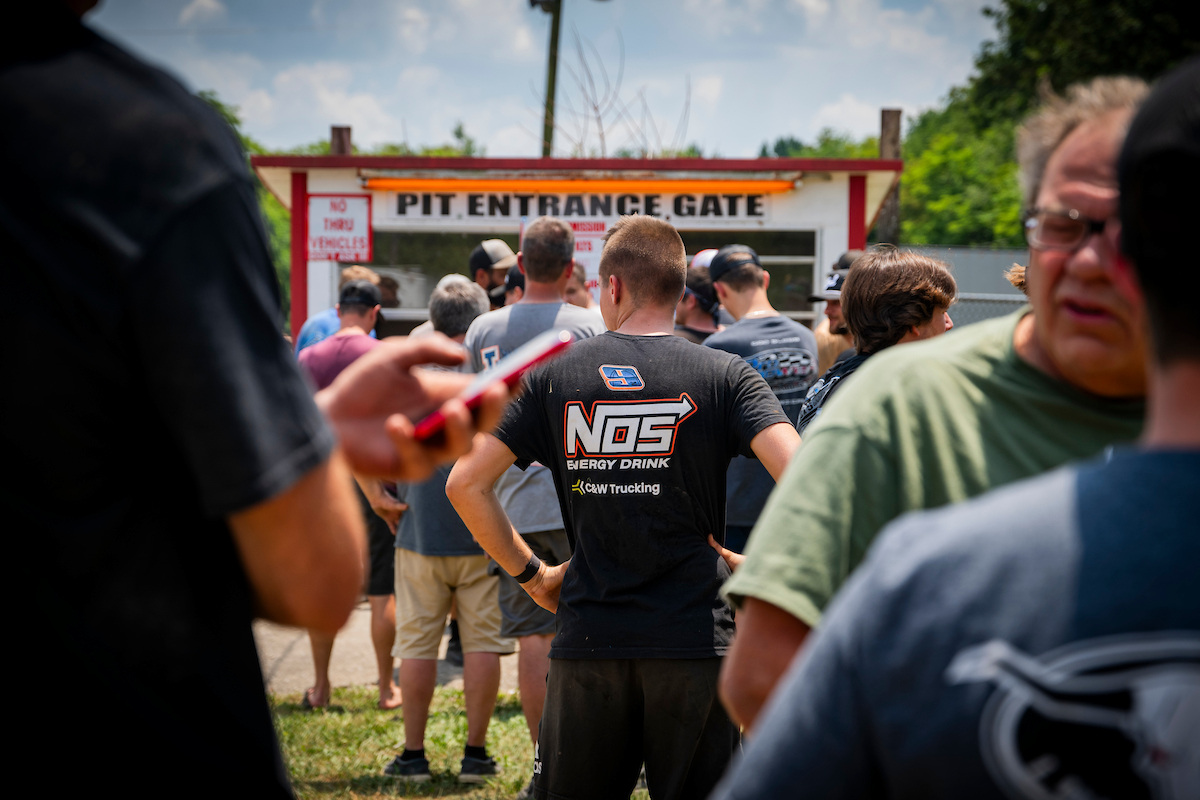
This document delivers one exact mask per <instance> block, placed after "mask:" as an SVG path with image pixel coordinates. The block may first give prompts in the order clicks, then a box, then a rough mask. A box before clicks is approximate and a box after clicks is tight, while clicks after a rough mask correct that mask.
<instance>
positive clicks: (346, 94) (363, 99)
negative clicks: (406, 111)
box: [269, 61, 401, 146]
mask: <svg viewBox="0 0 1200 800" xmlns="http://www.w3.org/2000/svg"><path fill="white" fill-rule="evenodd" d="M361 81H362V78H361V76H360V75H358V74H356V72H355V70H354V69H353V68H352V67H351V66H350V65H349V64H346V63H342V62H336V61H327V62H319V63H315V64H303V65H299V66H295V67H292V68H290V69H288V70H286V71H284V72H281V73H279V74H278V75H277V76H276V77H275V80H274V81H273V82H272V90H273V91H272V92H271V95H270V102H269V108H270V109H271V110H272V111H273V113H272V117H273V120H274V122H275V124H276V125H281V124H287V123H291V124H297V123H300V122H301V121H306V122H307V123H308V127H312V128H315V129H316V130H318V131H319V133H318V136H324V135H326V134H327V131H328V126H329V125H349V126H351V127H352V128H353V137H354V140H355V142H356V143H358V144H359V145H365V146H370V145H372V144H379V143H381V142H385V141H397V140H399V139H400V138H401V127H400V123H399V120H398V118H396V117H395V116H393V115H392V114H390V113H389V112H388V111H387V110H386V109H385V108H384V106H383V103H382V102H381V100H380V98H379V97H378V96H377V95H375V94H373V93H370V92H367V91H359V90H356V89H355V88H353V87H356V86H358V85H360V84H361ZM316 126H320V127H319V128H316Z"/></svg>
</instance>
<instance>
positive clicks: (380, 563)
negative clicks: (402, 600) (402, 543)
mask: <svg viewBox="0 0 1200 800" xmlns="http://www.w3.org/2000/svg"><path fill="white" fill-rule="evenodd" d="M354 490H355V491H356V492H358V500H359V503H360V504H361V505H362V509H363V521H364V522H366V523H367V548H368V552H369V553H370V556H371V565H370V566H371V571H370V573H369V574H368V575H367V594H368V595H384V594H392V593H393V592H395V591H396V534H394V533H392V531H391V529H390V528H388V526H387V523H386V522H384V521H383V519H382V518H381V517H380V516H379V515H378V514H376V513H375V511H374V509H372V508H371V504H370V503H369V502H368V501H367V496H366V495H365V494H363V493H362V490H361V489H359V488H358V484H357V483H355V484H354Z"/></svg>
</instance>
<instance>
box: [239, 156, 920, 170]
mask: <svg viewBox="0 0 1200 800" xmlns="http://www.w3.org/2000/svg"><path fill="white" fill-rule="evenodd" d="M250 163H251V165H252V166H254V167H256V168H257V167H290V168H292V169H437V170H447V169H450V170H476V171H478V170H547V171H550V170H555V171H559V170H593V171H594V170H614V171H616V170H637V171H680V170H683V171H689V172H710V171H711V172H791V171H798V172H900V171H901V170H903V168H904V162H903V161H902V160H901V159H891V158H887V159H885V158H446V157H442V156H434V157H430V156H366V155H350V156H327V155H322V156H295V155H256V156H251V157H250Z"/></svg>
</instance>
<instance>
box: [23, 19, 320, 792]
mask: <svg viewBox="0 0 1200 800" xmlns="http://www.w3.org/2000/svg"><path fill="white" fill-rule="evenodd" d="M31 10H32V9H31ZM39 13H43V14H44V13H45V12H44V11H42V12H39ZM23 33H27V34H28V35H27V36H25V40H24V41H23V43H22V47H21V49H20V50H19V51H18V50H15V49H14V50H9V51H7V52H6V53H5V54H4V55H2V56H0V59H2V63H0V98H3V103H4V107H5V109H6V110H7V114H6V120H7V122H6V124H5V125H4V126H2V128H0V153H3V158H4V172H5V175H6V179H5V181H4V183H3V186H0V251H2V252H3V253H4V258H5V260H6V263H5V269H4V271H3V275H4V277H3V281H4V297H5V298H6V299H7V300H8V313H9V314H10V319H11V320H12V322H13V326H12V328H11V331H12V332H13V333H16V332H18V331H19V332H20V333H21V334H22V335H24V336H25V337H27V338H26V340H25V341H23V342H16V341H12V342H10V345H11V346H10V348H9V350H10V356H9V359H8V364H7V366H8V374H9V381H10V382H11V384H10V386H9V388H8V389H7V390H6V391H5V392H4V393H3V398H4V399H3V401H2V402H3V413H2V414H0V440H2V442H3V451H4V453H5V455H6V457H7V458H8V459H9V461H10V463H11V464H13V465H15V466H16V472H15V473H14V474H12V475H10V476H9V477H7V478H6V479H5V481H4V482H3V484H2V485H3V489H2V491H3V505H4V512H5V519H6V520H7V521H8V524H9V526H10V528H11V529H12V530H13V531H16V532H19V536H18V537H17V538H18V541H17V542H16V545H15V552H12V551H10V558H12V559H13V560H12V561H11V562H10V563H14V564H20V565H21V567H22V568H24V569H26V570H29V571H31V573H32V574H31V579H32V580H31V583H32V596H31V597H27V598H25V600H24V601H23V602H22V604H21V605H20V607H19V608H17V609H14V615H15V616H16V617H18V618H19V626H18V627H19V628H20V629H21V630H19V632H18V634H17V638H18V639H20V640H21V646H22V647H25V648H28V649H29V650H30V651H31V652H32V653H34V654H36V658H35V659H34V661H36V663H37V669H38V672H37V674H36V676H35V677H36V679H37V682H38V684H39V685H43V686H46V687H55V688H54V689H53V690H49V691H43V692H38V693H37V697H36V703H37V711H36V714H29V715H22V718H23V719H26V718H28V719H32V720H33V722H28V721H27V722H25V723H23V725H25V727H26V732H27V735H31V736H33V737H34V738H39V739H40V738H43V736H53V737H55V738H60V735H61V730H59V729H60V728H61V726H62V725H63V724H64V720H79V719H83V720H85V721H84V722H83V723H82V724H83V725H84V728H83V730H84V731H85V735H84V736H83V737H82V739H81V740H80V741H79V743H78V746H75V747H71V748H69V749H68V750H67V751H62V750H59V751H55V752H52V751H49V750H48V751H47V756H49V757H50V758H52V759H53V761H52V765H53V766H52V768H53V769H58V770H61V769H62V768H63V767H64V766H65V765H69V769H70V771H71V774H72V775H105V774H111V773H112V772H113V770H114V768H119V766H120V765H121V764H128V763H129V759H130V757H131V754H135V755H136V762H137V768H136V777H135V778H134V780H133V781H132V782H129V781H126V782H124V783H123V784H122V788H121V792H122V793H123V794H131V795H143V794H145V795H155V796H157V795H160V794H163V793H164V792H165V793H167V794H170V795H172V796H193V795H195V796H204V797H212V796H214V795H220V794H228V793H229V792H231V791H233V792H236V793H237V794H243V795H246V796H254V797H271V796H289V795H290V789H289V788H288V783H287V777H286V772H285V771H284V769H283V765H282V760H281V759H280V758H279V753H278V746H277V744H276V742H275V736H274V730H273V727H272V722H271V716H270V709H269V707H268V705H267V702H266V697H265V695H264V692H263V685H262V673H261V669H260V666H259V663H258V657H257V653H256V650H255V646H254V639H253V636H252V632H251V627H250V623H251V619H252V616H253V613H254V609H253V598H252V596H251V589H250V586H249V583H248V581H247V578H246V576H245V574H244V572H243V569H242V567H241V562H240V560H239V558H238V554H237V551H236V549H235V546H234V542H233V539H232V536H231V534H230V532H229V529H228V526H227V525H226V522H225V518H226V517H227V516H228V515H229V514H230V513H233V512H236V511H239V510H242V509H245V508H248V507H250V506H252V505H254V504H256V503H259V502H261V501H263V500H265V499H267V498H269V497H271V496H274V495H275V494H277V493H279V492H280V491H282V490H283V489H285V488H287V487H289V486H291V485H292V484H294V483H295V481H296V480H297V479H298V478H299V477H301V476H302V475H303V474H305V473H306V472H308V471H309V470H310V469H312V468H313V467H315V466H316V465H318V464H319V463H321V462H322V461H324V460H325V459H326V458H327V457H328V454H329V452H330V450H331V448H332V436H331V434H330V433H329V431H328V429H327V427H326V426H325V424H324V422H323V421H322V419H321V417H320V415H319V413H318V412H317V410H316V407H315V406H314V405H313V402H312V398H311V395H310V392H309V390H308V388H307V387H306V385H305V383H304V381H303V379H302V378H301V377H300V374H299V371H298V369H297V367H296V364H295V360H294V358H292V356H291V354H290V350H289V348H288V347H287V345H286V343H285V342H284V340H283V338H282V335H281V333H280V330H281V323H282V319H281V314H280V305H279V296H278V289H277V286H276V282H275V276H274V270H273V268H272V265H271V260H270V257H269V254H268V250H267V247H266V240H265V236H264V234H263V231H262V227H261V222H260V220H259V216H258V209H257V203H256V200H255V196H254V191H253V187H252V184H251V182H250V179H249V174H248V170H247V168H246V163H245V159H244V156H243V154H242V152H241V150H240V147H239V145H238V142H237V139H236V137H235V136H234V135H233V133H232V131H230V130H229V128H228V126H227V125H225V124H224V122H223V121H222V120H221V119H220V118H219V117H218V116H217V115H216V114H215V113H214V112H212V111H211V109H209V108H208V107H207V105H206V104H205V103H203V102H202V101H201V100H199V99H198V98H196V97H194V96H193V95H191V94H190V93H188V92H187V91H186V90H185V89H184V88H183V87H182V86H180V85H179V84H178V83H177V82H176V81H174V80H173V79H171V78H170V77H168V76H167V75H165V74H164V73H162V72H159V71H158V70H154V69H151V68H148V67H146V66H145V65H143V64H142V63H140V62H139V61H137V60H136V59H134V58H133V57H131V56H130V55H128V54H127V53H125V52H123V51H122V50H120V49H119V48H117V47H115V46H113V45H112V44H110V43H108V42H107V41H105V40H103V39H101V38H99V37H97V36H95V35H94V34H92V33H91V32H90V31H88V30H87V29H86V28H85V27H83V26H81V25H79V24H78V22H77V21H74V20H70V21H54V22H49V21H47V20H45V19H42V20H39V21H37V22H35V24H34V25H33V26H32V27H31V28H30V29H28V31H23ZM10 548H13V545H10ZM26 626H28V627H27V629H26ZM26 635H27V636H28V639H22V638H21V637H23V636H26ZM94 701H95V702H100V703H101V705H102V706H103V707H105V708H109V709H111V710H112V715H113V716H112V718H111V720H109V721H107V722H105V723H104V729H103V730H100V729H93V727H92V726H91V725H90V724H89V723H88V722H86V719H87V715H88V712H87V711H86V708H87V707H88V705H89V703H93V702H94ZM21 702H23V699H22V698H18V703H21ZM81 714H82V715H83V716H82V717H81V716H80V715H81ZM41 720H45V721H46V726H47V730H48V731H49V733H48V734H47V733H45V732H44V731H43V730H41V729H39V728H38V726H39V724H40V722H39V721H41ZM27 766H28V765H27ZM181 771H182V773H183V775H184V777H182V778H181ZM165 787H169V788H165Z"/></svg>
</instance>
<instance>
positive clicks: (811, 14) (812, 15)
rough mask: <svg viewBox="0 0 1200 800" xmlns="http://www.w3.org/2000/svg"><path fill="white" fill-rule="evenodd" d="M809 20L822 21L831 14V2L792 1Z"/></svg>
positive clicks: (817, 0)
mask: <svg viewBox="0 0 1200 800" xmlns="http://www.w3.org/2000/svg"><path fill="white" fill-rule="evenodd" d="M792 2H793V3H794V4H795V5H796V6H799V8H800V10H801V11H803V12H804V14H805V16H806V17H808V19H809V20H821V19H823V18H824V17H825V16H826V15H827V14H829V0H792Z"/></svg>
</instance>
